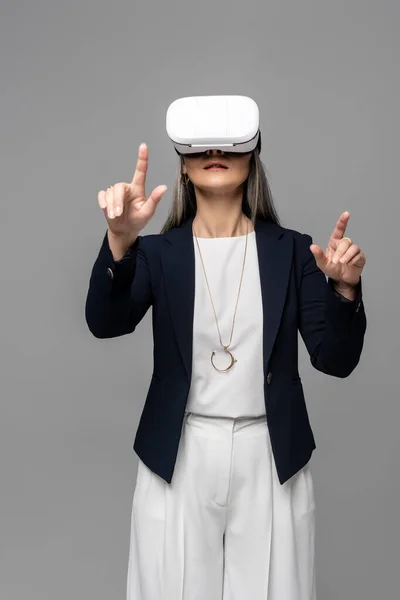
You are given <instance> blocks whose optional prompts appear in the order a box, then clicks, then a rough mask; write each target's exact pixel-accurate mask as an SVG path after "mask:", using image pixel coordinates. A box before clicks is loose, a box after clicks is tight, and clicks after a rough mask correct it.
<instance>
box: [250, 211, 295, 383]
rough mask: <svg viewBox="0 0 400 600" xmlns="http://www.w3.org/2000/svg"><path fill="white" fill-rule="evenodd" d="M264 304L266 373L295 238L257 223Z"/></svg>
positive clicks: (264, 357)
mask: <svg viewBox="0 0 400 600" xmlns="http://www.w3.org/2000/svg"><path fill="white" fill-rule="evenodd" d="M255 231H256V240H257V253H258V264H259V269H260V282H261V294H262V304H263V317H264V319H263V321H264V322H263V364H264V374H266V373H267V368H268V363H269V359H270V356H271V352H272V348H273V346H274V343H275V339H276V335H277V333H278V329H279V325H280V322H281V317H282V312H283V307H284V304H285V299H286V294H287V289H288V283H289V274H290V268H291V264H292V256H293V238H292V236H290V235H287V233H286V232H285V229H284V228H283V227H281V226H280V225H277V224H276V223H271V222H269V221H262V220H260V219H258V220H257V221H256V224H255Z"/></svg>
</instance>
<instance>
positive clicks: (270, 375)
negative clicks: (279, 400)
mask: <svg viewBox="0 0 400 600" xmlns="http://www.w3.org/2000/svg"><path fill="white" fill-rule="evenodd" d="M271 379H272V373H268V375H267V383H268V385H269V384H270V383H271Z"/></svg>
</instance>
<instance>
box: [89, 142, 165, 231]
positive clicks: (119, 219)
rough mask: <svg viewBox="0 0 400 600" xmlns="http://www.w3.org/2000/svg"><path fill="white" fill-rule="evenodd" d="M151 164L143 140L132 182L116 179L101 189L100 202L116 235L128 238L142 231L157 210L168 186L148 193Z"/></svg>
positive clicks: (110, 228)
mask: <svg viewBox="0 0 400 600" xmlns="http://www.w3.org/2000/svg"><path fill="white" fill-rule="evenodd" d="M147 166H148V148H147V145H146V144H140V146H139V152H138V160H137V164H136V170H135V174H134V176H133V179H132V181H131V182H130V183H125V182H121V183H116V184H115V185H113V186H111V187H109V188H108V189H107V190H106V191H104V190H100V192H99V193H98V203H99V206H100V208H102V209H103V212H104V216H105V217H106V219H107V223H108V228H109V231H110V232H111V233H112V234H113V236H122V237H124V238H129V237H135V236H137V235H139V232H140V230H141V229H143V228H144V227H145V226H146V225H147V223H148V222H149V221H150V219H151V218H152V216H153V215H154V213H155V210H156V207H157V204H158V203H159V201H160V200H161V197H162V196H163V194H164V193H165V191H166V189H167V186H166V185H159V186H157V187H156V188H154V190H153V191H152V193H151V194H150V196H149V197H148V198H147V197H146V192H145V184H146V174H147Z"/></svg>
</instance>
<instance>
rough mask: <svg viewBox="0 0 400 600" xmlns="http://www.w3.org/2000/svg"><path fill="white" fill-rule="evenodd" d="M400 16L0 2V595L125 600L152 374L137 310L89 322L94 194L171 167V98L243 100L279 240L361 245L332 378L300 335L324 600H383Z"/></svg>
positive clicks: (227, 5)
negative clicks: (249, 101)
mask: <svg viewBox="0 0 400 600" xmlns="http://www.w3.org/2000/svg"><path fill="white" fill-rule="evenodd" d="M399 16H400V8H399V4H398V2H397V0H391V1H390V0H380V1H379V2H378V1H376V2H372V1H361V0H336V1H335V2H333V1H326V0H318V1H317V0H315V1H311V0H303V2H297V1H295V0H292V1H290V2H288V1H283V0H274V1H267V2H263V3H261V2H256V1H254V0H253V1H252V0H247V1H246V2H237V1H236V2H232V0H219V2H209V1H208V0H204V1H203V2H196V3H194V2H189V1H188V0H186V1H185V2H180V1H179V2H178V1H173V2H172V1H169V2H159V1H157V2H151V1H146V2H140V3H139V2H136V3H134V2H128V1H127V0H125V1H124V0H114V1H113V2H112V3H111V2H99V1H97V2H95V1H94V0H90V1H89V0H79V1H78V0H70V1H69V2H54V0H53V1H51V0H36V2H30V1H28V0H25V1H21V0H19V1H16V0H2V2H1V15H0V44H1V48H0V49H1V51H0V64H1V81H2V85H1V135H0V139H1V161H0V169H1V187H2V193H1V219H0V221H1V223H0V227H1V236H0V237H1V244H2V254H1V255H2V264H1V300H2V302H1V317H2V324H1V333H2V335H1V363H0V364H1V384H2V385H1V420H0V422H1V424H0V427H1V431H0V461H1V465H0V469H1V470H0V473H1V501H0V511H1V513H0V516H1V521H0V545H1V555H0V597H1V598H2V600H3V599H4V600H17V599H18V600H19V599H22V598H27V597H29V598H30V599H31V600H34V599H35V600H36V599H38V600H39V599H40V600H47V599H49V600H50V599H51V600H54V599H55V598H57V600H63V599H64V598H65V599H67V598H68V599H69V598H87V599H92V598H93V599H94V598H96V600H103V599H104V600H105V599H108V598H113V599H118V598H119V599H122V598H125V584H126V569H127V560H128V548H129V527H130V511H131V501H132V494H133V488H134V484H135V477H136V465H137V457H136V455H135V454H134V453H133V450H132V444H133V439H134V435H135V432H136V427H137V424H138V420H139V417H140V413H141V410H142V407H143V403H144V397H145V394H146V391H147V386H148V383H149V378H150V374H151V371H152V362H151V361H152V345H151V343H152V340H151V327H150V313H148V315H146V317H145V319H144V320H143V321H142V323H141V324H140V326H139V327H138V329H137V332H136V333H135V334H133V336H126V337H124V338H119V339H114V340H105V341H101V340H97V339H95V338H94V337H92V336H91V334H90V332H89V331H88V329H87V327H86V324H85V321H84V302H85V298H86V292H87V286H88V280H89V275H90V270H91V268H92V264H93V262H94V259H95V258H96V256H97V252H98V250H99V248H100V244H101V240H102V238H103V235H104V233H105V230H106V222H105V219H104V217H103V214H102V212H101V210H100V209H99V208H98V205H97V192H98V190H100V189H104V188H106V187H107V186H108V185H111V184H113V183H116V182H117V181H121V180H124V181H129V180H130V179H131V177H132V175H133V172H134V168H135V164H136V155H137V148H138V146H139V144H140V142H141V141H146V142H147V144H148V146H149V153H150V168H149V174H148V187H147V191H148V192H150V191H151V189H153V187H155V186H156V185H158V184H163V183H165V184H166V185H168V186H169V190H168V191H167V194H166V196H165V197H164V199H163V201H162V204H161V205H160V206H159V207H158V211H157V214H156V216H155V218H154V219H153V221H152V222H151V223H150V224H149V225H148V227H147V228H146V230H145V232H144V233H154V232H158V231H159V228H160V227H161V225H162V223H163V222H164V219H165V218H166V215H167V211H168V207H169V204H170V201H171V191H172V183H173V180H174V177H175V173H176V170H177V164H178V163H177V156H176V154H175V152H174V151H173V149H172V147H171V146H170V143H169V141H168V139H167V136H166V133H165V112H166V109H167V107H168V105H169V103H170V102H172V101H173V100H174V99H176V98H178V97H180V96H185V95H196V94H198V95H202V94H236V93H238V94H244V95H249V96H251V97H253V98H254V99H255V100H256V101H257V103H258V105H259V107H260V113H261V128H262V132H263V150H262V159H263V161H264V163H265V164H266V166H267V169H268V174H269V178H270V184H271V188H272V191H273V194H274V198H275V202H276V205H277V208H278V211H279V214H280V216H281V218H282V221H283V224H284V225H285V226H286V227H291V228H294V229H297V230H299V231H302V232H306V233H310V234H311V235H312V236H313V238H314V242H315V243H318V244H320V245H322V246H323V247H324V248H325V247H326V243H327V241H328V239H329V236H330V234H331V231H332V229H333V227H334V225H335V223H336V220H337V218H338V217H339V215H340V214H341V212H342V211H344V210H349V211H350V213H351V218H350V223H349V227H348V229H347V234H348V235H349V236H350V237H352V239H353V240H354V241H355V242H356V243H358V244H359V245H360V246H361V247H362V248H363V249H364V251H365V253H366V256H367V265H366V267H365V270H364V272H363V279H364V300H365V307H366V312H367V319H368V330H367V335H366V340H365V347H364V352H363V355H362V359H361V363H360V364H359V366H358V368H357V369H356V371H355V372H354V373H353V374H352V375H351V376H350V377H349V378H348V379H344V380H339V379H335V378H332V377H329V376H326V375H323V374H322V373H319V372H317V371H316V370H315V369H313V368H312V367H311V365H310V363H309V359H308V355H307V354H306V350H305V347H304V345H303V343H302V342H301V341H300V358H299V360H300V373H301V375H302V379H303V382H304V388H305V392H306V397H307V402H308V407H309V411H310V418H311V421H312V426H313V429H314V433H315V437H316V442H317V450H316V451H315V452H314V455H313V458H312V472H313V477H314V482H315V494H316V501H317V594H318V600H345V599H348V598H351V599H352V600H361V599H362V600H376V599H378V598H384V599H385V600H394V599H395V598H398V585H397V586H396V584H397V582H398V568H399V554H400V553H399V549H400V544H399V533H400V519H399V518H398V506H399V499H400V495H399V475H400V472H399V471H400V470H399V433H398V432H399V417H400V407H399V396H400V389H399V375H398V364H399V351H400V345H399V323H398V305H399V300H398V290H399V282H398V277H397V274H398V259H399V244H398V222H399V217H400V210H399V193H398V182H397V178H398V174H399V168H398V165H399V158H400V153H399V141H398V140H399V133H400V131H399V129H400V128H399V118H398V107H399V87H400V86H399V83H400V81H399V70H398V66H399V60H400V52H399V50H400V48H399V38H398V31H399Z"/></svg>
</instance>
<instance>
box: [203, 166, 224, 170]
mask: <svg viewBox="0 0 400 600" xmlns="http://www.w3.org/2000/svg"><path fill="white" fill-rule="evenodd" d="M226 169H227V167H218V166H212V167H206V168H205V170H206V171H223V170H225V171H226Z"/></svg>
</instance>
